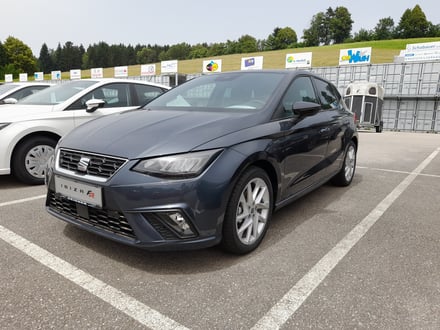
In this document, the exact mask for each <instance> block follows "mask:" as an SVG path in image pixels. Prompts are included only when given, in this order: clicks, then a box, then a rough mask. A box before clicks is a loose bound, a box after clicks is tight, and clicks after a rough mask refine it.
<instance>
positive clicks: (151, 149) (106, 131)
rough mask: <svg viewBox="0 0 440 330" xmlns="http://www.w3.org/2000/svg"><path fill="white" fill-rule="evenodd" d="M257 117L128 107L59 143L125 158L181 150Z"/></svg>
mask: <svg viewBox="0 0 440 330" xmlns="http://www.w3.org/2000/svg"><path fill="white" fill-rule="evenodd" d="M259 117H260V116H258V114H255V113H253V114H249V113H221V112H197V111H164V110H162V111H161V110H150V111H146V110H138V111H129V112H125V113H119V114H116V115H110V116H104V117H101V118H99V119H96V120H92V121H90V122H87V123H85V124H84V125H81V126H79V127H78V128H76V129H74V130H73V131H72V132H70V133H69V134H68V135H66V136H65V137H64V138H63V139H62V141H61V144H60V146H61V147H63V148H70V149H77V150H82V151H88V152H93V153H100V154H106V155H113V156H119V157H124V158H128V159H135V158H144V157H153V156H158V155H166V154H174V153H183V152H188V151H190V150H193V149H195V148H197V147H198V146H201V145H203V144H205V143H207V142H209V141H212V140H214V139H217V138H219V137H222V136H224V135H227V134H230V133H233V132H237V131H239V130H242V129H245V128H247V127H251V126H254V125H256V124H257V123H258V122H259V121H260V118H259ZM211 147H212V146H211ZM215 147H223V145H220V144H217V145H216V146H215Z"/></svg>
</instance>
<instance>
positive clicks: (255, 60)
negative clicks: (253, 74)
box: [241, 56, 263, 70]
mask: <svg viewBox="0 0 440 330" xmlns="http://www.w3.org/2000/svg"><path fill="white" fill-rule="evenodd" d="M262 68H263V56H254V57H242V58H241V70H261V69H262Z"/></svg>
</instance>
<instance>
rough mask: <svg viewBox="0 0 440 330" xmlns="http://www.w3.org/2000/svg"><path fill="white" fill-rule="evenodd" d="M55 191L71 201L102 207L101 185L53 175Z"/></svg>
mask: <svg viewBox="0 0 440 330" xmlns="http://www.w3.org/2000/svg"><path fill="white" fill-rule="evenodd" d="M55 192H56V193H58V194H61V195H62V196H64V197H66V198H67V199H70V200H72V201H75V202H78V203H83V204H88V205H92V206H97V207H102V190H101V187H98V186H94V185H91V184H87V183H83V182H79V181H74V180H70V179H66V178H63V177H60V176H55Z"/></svg>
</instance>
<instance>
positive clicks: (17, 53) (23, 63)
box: [3, 36, 37, 74]
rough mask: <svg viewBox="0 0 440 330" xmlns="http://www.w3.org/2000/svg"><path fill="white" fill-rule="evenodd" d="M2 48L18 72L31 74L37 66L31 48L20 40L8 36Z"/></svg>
mask: <svg viewBox="0 0 440 330" xmlns="http://www.w3.org/2000/svg"><path fill="white" fill-rule="evenodd" d="M3 46H4V49H5V51H6V56H7V58H8V62H9V64H11V65H12V66H13V67H14V68H15V69H17V70H18V71H19V72H23V73H28V74H33V73H34V72H35V70H36V68H37V60H36V59H35V57H34V55H33V54H32V50H31V49H30V48H29V46H27V45H26V44H24V43H23V42H22V41H21V40H19V39H17V38H14V37H12V36H10V37H8V38H7V39H6V41H5V43H4V45H3Z"/></svg>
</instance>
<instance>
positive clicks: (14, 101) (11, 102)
mask: <svg viewBox="0 0 440 330" xmlns="http://www.w3.org/2000/svg"><path fill="white" fill-rule="evenodd" d="M17 102H18V100H17V99H15V98H13V97H8V98H7V99H4V100H3V104H15V103H17Z"/></svg>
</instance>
